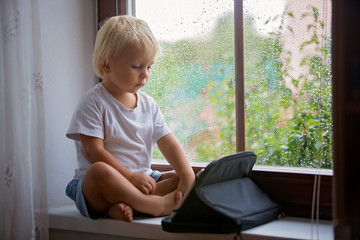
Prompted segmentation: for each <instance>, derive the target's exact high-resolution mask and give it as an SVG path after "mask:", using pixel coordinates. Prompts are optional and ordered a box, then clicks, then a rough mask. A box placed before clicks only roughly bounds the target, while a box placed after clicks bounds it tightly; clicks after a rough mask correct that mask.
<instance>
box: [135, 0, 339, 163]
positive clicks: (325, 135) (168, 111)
mask: <svg viewBox="0 0 360 240" xmlns="http://www.w3.org/2000/svg"><path fill="white" fill-rule="evenodd" d="M327 2H328V1H322V0H320V1H319V0H307V1H302V2H301V3H298V2H296V1H291V0H288V1H286V0H277V1H275V0H271V1H270V0H262V1H245V2H244V17H243V25H244V31H243V33H244V45H243V51H244V57H243V59H244V79H243V81H244V83H245V88H244V96H240V92H241V91H236V90H239V87H240V86H241V85H243V83H242V82H241V81H238V82H237V83H235V69H236V68H240V67H241V66H239V64H238V63H236V64H235V61H234V59H235V58H236V57H237V56H236V55H235V50H237V52H238V49H235V47H234V45H235V42H234V1H233V0H222V1H218V0H207V1H192V0H188V1H185V0H184V1H168V0H153V1H146V0H137V1H136V4H135V9H136V16H137V17H139V18H141V19H144V20H146V21H147V22H148V24H149V25H150V27H151V29H152V30H153V31H154V34H155V36H156V37H157V38H158V40H159V41H160V43H161V45H162V48H163V54H162V55H161V56H160V57H159V59H158V61H156V63H155V65H154V67H153V75H152V78H151V81H150V82H149V83H148V85H147V87H146V88H145V91H147V92H148V93H149V94H150V95H151V96H153V97H154V98H155V99H156V100H157V102H158V103H159V105H160V107H161V109H162V111H163V112H164V115H165V117H166V118H167V122H168V124H169V125H170V128H171V129H173V130H174V134H175V135H176V136H177V138H178V139H179V140H180V142H181V143H182V145H183V146H184V148H185V151H186V153H187V156H188V157H189V158H190V160H191V161H194V162H198V161H200V162H209V161H211V160H214V159H217V158H219V157H222V156H224V155H227V154H231V153H234V152H235V151H236V143H237V142H238V149H241V148H242V149H241V150H244V145H245V146H246V147H245V149H246V150H252V151H254V152H255V153H256V154H257V156H258V161H257V164H260V165H275V166H290V167H311V168H317V167H320V168H326V169H331V167H332V129H331V127H332V119H331V103H332V102H331V99H332V96H331V90H332V89H331V67H330V47H329V46H330V43H331V42H330V19H329V18H330V17H331V15H330V14H329V15H328V16H325V14H326V13H327V12H328V9H327V7H328V6H324V5H325V4H326V3H327ZM329 12H330V10H329ZM326 17H327V18H326ZM164 19H166V20H164ZM300 34H301V36H300ZM239 47H240V46H238V48H239ZM237 62H239V61H237ZM237 77H238V78H239V79H240V80H242V79H241V78H242V76H241V75H240V74H238V76H237ZM238 85H239V86H238ZM236 97H238V98H239V99H240V100H239V101H238V103H237V104H236V103H235V100H236V99H235V98H236ZM243 98H244V101H243V100H242V99H243ZM243 102H245V104H244V105H245V123H243V122H240V120H242V119H239V120H238V121H237V124H236V123H235V122H236V118H235V115H236V114H235V108H236V107H235V106H237V107H239V106H241V104H243ZM238 111H242V109H238ZM239 118H244V117H241V116H240V117H239ZM244 124H245V137H244V136H241V135H240V134H238V139H237V138H236V130H235V129H236V127H238V128H242V126H241V125H244ZM239 135H240V137H239ZM155 153H157V152H156V151H155ZM161 157H162V155H161V154H160V153H157V154H155V156H154V158H155V159H157V158H161Z"/></svg>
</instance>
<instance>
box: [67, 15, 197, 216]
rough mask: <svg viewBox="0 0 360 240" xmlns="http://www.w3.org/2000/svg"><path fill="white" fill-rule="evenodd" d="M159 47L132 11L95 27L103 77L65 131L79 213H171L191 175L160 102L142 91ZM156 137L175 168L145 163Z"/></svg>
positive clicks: (97, 61)
mask: <svg viewBox="0 0 360 240" xmlns="http://www.w3.org/2000/svg"><path fill="white" fill-rule="evenodd" d="M158 51H159V45H158V43H157V41H156V39H155V37H154V36H153V34H152V32H151V30H150V29H149V27H148V25H147V24H146V23H145V22H144V21H142V20H140V19H137V18H135V17H131V16H116V17H112V18H110V19H108V20H107V21H106V22H105V24H104V25H103V26H102V27H101V29H100V30H99V32H98V34H97V37H96V42H95V48H94V54H93V66H94V70H95V73H96V74H97V75H98V76H99V77H100V78H101V79H102V81H101V83H98V84H97V85H96V86H94V87H93V88H92V89H90V90H89V91H88V92H87V93H86V94H85V95H84V96H83V97H82V98H81V99H80V101H79V104H78V106H77V108H76V110H75V112H74V114H73V117H72V120H71V123H70V127H69V129H68V131H67V134H66V135H67V137H68V138H70V139H73V140H75V145H76V149H77V158H78V169H76V170H75V176H74V179H73V180H72V181H71V182H70V183H69V184H68V186H67V189H66V193H67V195H68V196H69V197H70V198H72V199H73V200H74V201H75V203H76V205H77V208H78V209H79V210H80V212H81V213H82V214H83V215H84V216H88V217H91V218H99V217H106V216H110V217H112V218H116V219H122V220H125V221H132V220H133V212H134V211H136V212H142V213H147V214H151V215H154V216H162V215H168V214H170V213H171V212H172V210H173V209H174V208H175V206H176V204H177V203H178V202H180V200H181V198H182V196H183V194H184V192H185V191H186V190H187V189H188V188H189V187H190V185H191V184H192V182H193V181H194V178H195V177H194V173H193V171H192V169H191V167H190V165H189V163H188V161H187V159H186V156H185V153H184V151H183V149H182V148H181V146H180V144H179V143H178V141H177V140H176V138H175V137H174V135H173V134H172V133H171V131H170V129H169V128H168V126H167V125H166V123H165V120H164V117H163V115H162V113H161V111H160V109H159V107H158V105H157V103H156V102H155V101H154V99H153V98H151V97H150V96H148V95H147V94H145V93H144V92H142V91H140V89H141V88H142V87H144V86H145V85H146V84H147V82H148V81H149V78H150V72H151V66H152V65H153V63H154V60H155V56H156V54H157V53H158ZM154 144H157V145H158V147H159V149H160V151H161V152H162V154H163V155H164V157H165V158H166V160H167V161H168V162H169V163H170V165H171V166H172V167H173V168H174V170H175V171H172V172H165V173H160V172H158V171H153V170H152V169H151V168H150V166H151V148H152V146H153V145H154Z"/></svg>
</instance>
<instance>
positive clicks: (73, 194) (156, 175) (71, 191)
mask: <svg viewBox="0 0 360 240" xmlns="http://www.w3.org/2000/svg"><path fill="white" fill-rule="evenodd" d="M161 176H162V173H161V172H159V171H157V170H154V171H152V172H151V173H150V177H152V178H153V179H154V180H155V181H156V182H157V181H159V179H160V177H161ZM83 178H84V176H81V177H80V178H78V179H73V180H71V181H70V182H69V184H68V185H67V187H66V191H65V192H66V196H68V197H69V198H71V199H72V200H73V201H74V202H75V204H76V207H77V209H79V211H80V213H81V214H82V215H83V216H84V217H90V218H92V219H98V218H106V217H108V213H107V212H104V213H100V214H99V213H94V212H92V211H91V210H90V209H88V208H87V204H86V199H85V197H84V194H83V192H82V188H81V183H82V180H83Z"/></svg>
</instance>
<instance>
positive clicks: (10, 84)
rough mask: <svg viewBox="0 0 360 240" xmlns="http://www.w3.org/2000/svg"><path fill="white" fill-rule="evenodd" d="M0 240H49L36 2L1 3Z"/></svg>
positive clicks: (15, 0) (10, 0) (11, 0)
mask: <svg viewBox="0 0 360 240" xmlns="http://www.w3.org/2000/svg"><path fill="white" fill-rule="evenodd" d="M0 25H1V37H0V45H1V48H0V152H1V153H0V154H1V162H0V201H1V202H0V204H1V209H0V211H1V212H0V239H6V240H7V239H11V240H12V239H21V240H23V239H48V214H47V186H46V165H45V123H44V97H43V82H44V79H43V77H42V71H41V66H42V65H41V49H40V20H39V1H38V0H0Z"/></svg>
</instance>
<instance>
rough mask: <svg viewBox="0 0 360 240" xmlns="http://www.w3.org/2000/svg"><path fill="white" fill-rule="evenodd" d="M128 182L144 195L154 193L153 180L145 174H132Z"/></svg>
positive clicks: (154, 185)
mask: <svg viewBox="0 0 360 240" xmlns="http://www.w3.org/2000/svg"><path fill="white" fill-rule="evenodd" d="M129 181H130V182H131V183H132V184H133V185H134V186H135V187H136V188H138V189H139V190H140V191H141V192H142V193H144V194H152V193H154V192H155V189H156V182H155V180H154V179H153V178H152V177H150V176H149V175H147V174H145V173H133V176H132V178H131V179H129Z"/></svg>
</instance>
